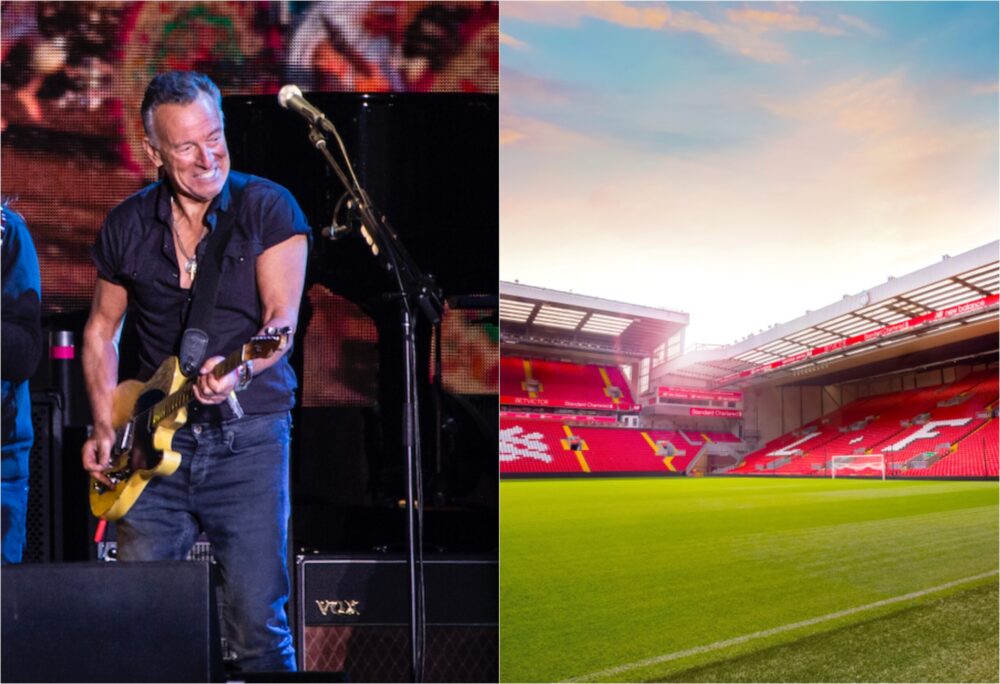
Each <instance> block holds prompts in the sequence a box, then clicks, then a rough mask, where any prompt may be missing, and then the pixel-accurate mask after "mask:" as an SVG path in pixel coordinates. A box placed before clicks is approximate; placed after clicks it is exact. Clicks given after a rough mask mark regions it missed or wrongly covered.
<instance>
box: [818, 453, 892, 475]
mask: <svg viewBox="0 0 1000 684" xmlns="http://www.w3.org/2000/svg"><path fill="white" fill-rule="evenodd" d="M838 473H839V474H840V475H841V477H844V476H850V475H855V476H858V475H861V476H871V475H878V476H879V477H880V478H882V479H883V480H884V479H885V456H884V455H883V454H850V455H845V456H832V457H831V458H830V477H831V478H833V479H834V480H836V479H837V474H838Z"/></svg>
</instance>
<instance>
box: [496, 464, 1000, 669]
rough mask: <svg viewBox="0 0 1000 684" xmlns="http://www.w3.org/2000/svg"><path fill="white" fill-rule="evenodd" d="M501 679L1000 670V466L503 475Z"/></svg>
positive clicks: (501, 521)
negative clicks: (784, 476)
mask: <svg viewBox="0 0 1000 684" xmlns="http://www.w3.org/2000/svg"><path fill="white" fill-rule="evenodd" d="M500 496H501V507H500V511H501V513H500V516H501V517H500V528H501V531H500V535H501V548H500V559H501V561H500V562H501V566H500V639H501V640H500V666H501V670H500V677H501V680H502V681H505V682H515V681H526V682H528V681H561V680H566V679H573V678H580V679H584V680H588V681H633V682H636V681H758V682H780V681H799V682H819V681H871V682H880V681H885V682H906V681H911V682H912V681H954V682H965V681H975V682H996V681H998V680H1000V671H998V655H997V654H998V649H1000V640H998V603H997V601H998V599H997V572H998V564H1000V532H998V486H997V483H996V482H918V481H913V482H898V481H889V482H881V481H877V480H875V481H872V480H860V481H859V480H836V481H830V480H799V479H796V480H778V479H773V478H768V479H750V478H701V479H694V478H672V479H608V480H600V479H587V480H582V479H581V480H575V479H574V480H531V481H524V480H505V481H503V482H501V484H500Z"/></svg>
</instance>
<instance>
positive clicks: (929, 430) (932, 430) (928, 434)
mask: <svg viewBox="0 0 1000 684" xmlns="http://www.w3.org/2000/svg"><path fill="white" fill-rule="evenodd" d="M971 421H972V418H953V419H952V420H932V421H930V422H928V423H924V424H923V425H921V426H920V429H919V430H917V431H916V432H912V433H910V434H908V435H907V436H906V437H903V439H901V440H899V441H898V442H896V443H895V444H893V445H892V446H887V447H886V448H884V449H882V451H902V450H903V449H905V448H906V447H908V446H910V445H911V444H913V443H914V442H915V441H917V440H918V439H933V438H934V437H938V436H939V435H940V433H939V432H938V431H937V428H939V427H962V426H963V425H968V424H969V423H970V422H971Z"/></svg>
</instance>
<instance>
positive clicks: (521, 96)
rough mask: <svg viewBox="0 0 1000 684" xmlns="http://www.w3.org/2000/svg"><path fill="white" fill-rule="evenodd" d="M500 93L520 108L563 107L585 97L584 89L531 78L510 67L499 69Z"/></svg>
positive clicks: (558, 82) (537, 77)
mask: <svg viewBox="0 0 1000 684" xmlns="http://www.w3.org/2000/svg"><path fill="white" fill-rule="evenodd" d="M500 83H501V92H503V94H504V96H505V97H507V98H509V100H508V101H509V102H517V103H518V104H519V105H520V106H525V105H532V104H545V105H564V104H567V103H568V102H569V101H570V100H572V99H573V98H574V97H578V96H581V95H585V94H586V93H585V89H583V88H579V87H576V86H572V85H570V84H568V83H565V82H563V81H556V80H554V79H550V78H543V77H540V76H531V75H529V74H526V73H524V72H522V71H518V70H517V69H513V68H511V67H505V66H503V65H501V67H500Z"/></svg>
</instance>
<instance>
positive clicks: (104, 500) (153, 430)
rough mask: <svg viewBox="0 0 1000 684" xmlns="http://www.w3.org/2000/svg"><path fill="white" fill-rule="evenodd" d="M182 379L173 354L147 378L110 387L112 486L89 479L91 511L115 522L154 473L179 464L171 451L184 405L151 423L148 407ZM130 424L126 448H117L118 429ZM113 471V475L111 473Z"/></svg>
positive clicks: (170, 471)
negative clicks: (114, 436)
mask: <svg viewBox="0 0 1000 684" xmlns="http://www.w3.org/2000/svg"><path fill="white" fill-rule="evenodd" d="M186 383H187V378H185V377H184V375H183V374H181V371H180V364H179V362H178V360H177V357H170V358H169V359H167V360H166V361H164V362H163V363H162V364H161V365H160V367H159V368H158V369H156V373H155V374H153V377H152V378H150V379H149V381H148V382H145V383H142V382H139V381H138V380H126V381H125V382H123V383H121V384H120V385H118V387H116V388H115V393H114V405H113V409H112V425H113V426H114V428H115V432H116V433H117V434H118V439H117V440H116V444H117V445H119V446H116V447H115V448H114V449H113V451H112V455H111V470H110V471H109V475H111V476H112V481H114V483H115V484H114V487H112V488H108V487H104V486H103V485H99V483H97V482H96V481H92V485H91V488H90V510H91V512H93V514H94V515H95V516H97V517H98V518H104V519H105V520H118V519H119V518H121V517H122V516H124V515H125V513H127V512H128V510H129V509H130V508H132V504H134V503H135V501H136V499H138V498H139V495H140V494H142V491H143V490H144V489H145V488H146V485H147V484H149V481H150V480H151V479H152V478H153V477H164V476H167V475H172V474H173V472H174V471H175V470H177V468H178V466H180V464H181V455H180V454H178V453H177V452H175V451H172V450H171V444H172V442H173V439H174V433H176V432H177V431H178V430H179V429H180V428H181V427H182V426H183V425H184V423H186V422H187V408H186V407H181V408H180V409H178V410H177V411H176V412H175V413H174V414H172V415H170V416H167V417H166V418H164V419H163V420H161V421H160V422H159V423H158V424H157V425H156V427H152V426H151V420H150V419H149V418H150V415H151V414H150V413H149V409H151V408H152V407H153V406H154V405H155V404H156V403H157V402H158V401H160V400H162V399H163V398H164V397H167V396H169V395H171V394H173V393H174V392H176V391H178V390H179V389H181V388H182V387H183V386H184V385H185V384H186ZM129 425H131V426H132V437H131V448H130V449H127V450H123V449H121V448H120V443H121V439H122V432H123V430H124V429H125V428H126V427H127V426H129ZM116 474H117V477H116V476H115V475H116Z"/></svg>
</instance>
